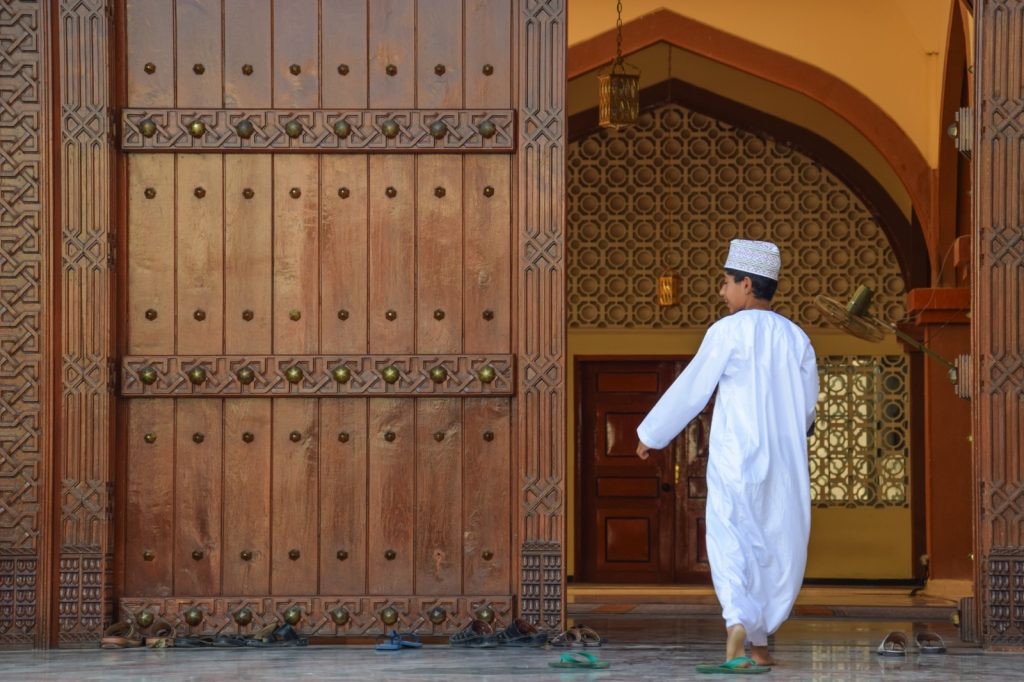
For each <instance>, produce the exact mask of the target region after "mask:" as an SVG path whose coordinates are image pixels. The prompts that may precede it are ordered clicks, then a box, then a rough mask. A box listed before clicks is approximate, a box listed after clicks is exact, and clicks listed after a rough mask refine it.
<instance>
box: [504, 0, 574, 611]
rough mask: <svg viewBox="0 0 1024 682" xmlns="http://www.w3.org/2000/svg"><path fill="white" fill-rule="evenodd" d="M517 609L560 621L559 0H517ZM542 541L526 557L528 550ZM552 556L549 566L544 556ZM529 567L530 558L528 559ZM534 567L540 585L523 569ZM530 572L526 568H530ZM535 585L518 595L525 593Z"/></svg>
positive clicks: (562, 44)
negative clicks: (555, 561)
mask: <svg viewBox="0 0 1024 682" xmlns="http://www.w3.org/2000/svg"><path fill="white" fill-rule="evenodd" d="M517 7H518V13H517V16H518V26H517V27H516V29H517V33H518V49H517V54H518V55H519V65H518V81H519V88H518V98H519V100H518V101H519V123H518V125H519V154H518V161H519V164H518V165H519V182H518V187H519V202H518V231H519V240H518V255H519V267H518V272H519V274H518V295H519V303H518V306H517V309H518V311H519V312H518V330H519V333H518V347H517V350H518V355H517V358H518V361H519V363H520V370H519V384H520V396H519V399H518V403H519V419H518V425H517V427H518V433H517V436H518V438H517V442H518V444H519V445H518V447H519V452H518V460H517V461H518V464H517V474H518V480H519V485H520V486H521V488H520V493H519V505H518V513H519V531H518V537H519V538H521V539H522V542H523V545H522V550H521V552H522V554H521V567H522V574H521V576H520V578H519V581H520V582H519V587H520V590H519V592H520V599H521V600H522V601H521V602H520V612H521V613H522V614H523V615H524V616H525V617H526V618H527V619H528V620H530V621H532V622H535V623H537V622H539V623H541V624H542V625H543V626H545V627H549V628H556V629H557V628H560V627H561V624H562V622H563V620H564V618H565V613H564V608H565V603H564V596H563V595H564V587H565V576H564V573H563V568H562V563H561V554H562V550H563V543H562V540H563V538H562V535H563V527H564V525H565V524H564V520H565V496H564V490H565V149H566V140H565V135H566V127H565V54H566V52H565V48H566V34H565V32H566V2H565V0H519V2H518V3H517ZM538 547H540V548H543V550H542V552H541V554H536V551H538V550H536V548H538ZM555 557H557V565H555V566H554V568H552V567H551V562H552V561H554V558H555ZM538 563H539V565H538V566H534V564H538ZM528 567H530V568H529V570H530V571H534V570H540V571H542V574H543V576H544V578H543V579H541V581H540V582H537V581H536V580H534V579H533V578H531V577H529V576H528V575H527V570H528ZM530 575H532V574H530ZM528 591H530V592H538V594H531V595H530V596H527V592H528Z"/></svg>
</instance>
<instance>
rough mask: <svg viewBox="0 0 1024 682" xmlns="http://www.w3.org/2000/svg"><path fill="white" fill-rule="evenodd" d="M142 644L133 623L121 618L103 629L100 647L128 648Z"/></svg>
mask: <svg viewBox="0 0 1024 682" xmlns="http://www.w3.org/2000/svg"><path fill="white" fill-rule="evenodd" d="M137 646H142V638H141V637H140V636H139V633H137V632H136V631H135V624H134V623H129V622H128V621H126V620H122V621H120V622H118V623H114V624H113V625H111V626H110V627H109V628H107V629H106V630H104V631H103V637H102V639H100V648H101V649H129V648H132V647H137Z"/></svg>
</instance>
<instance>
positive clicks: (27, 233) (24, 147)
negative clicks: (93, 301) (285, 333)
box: [0, 0, 59, 648]
mask: <svg viewBox="0 0 1024 682" xmlns="http://www.w3.org/2000/svg"><path fill="white" fill-rule="evenodd" d="M53 21H54V17H53V15H52V9H51V5H50V4H49V3H41V2H27V1H22V0H8V1H5V2H2V3H0V65H2V66H0V253H2V254H3V266H2V268H0V310H2V311H3V313H2V315H0V406H2V407H0V648H8V647H26V646H33V645H35V646H44V645H45V644H46V641H47V638H48V632H47V630H48V628H49V618H48V614H49V611H50V609H49V603H50V602H49V594H50V592H51V583H52V581H51V580H50V579H49V576H50V570H49V565H48V562H47V561H46V557H47V556H48V553H47V552H41V549H42V548H43V547H45V546H46V545H48V544H50V541H51V538H50V537H49V528H50V527H52V524H51V523H49V521H48V511H47V510H48V509H49V508H50V506H51V496H50V495H49V494H48V490H49V489H50V486H49V485H48V481H47V479H48V478H49V477H50V476H51V475H52V464H51V462H52V447H53V435H52V434H53V429H54V428H55V418H54V413H55V410H54V409H53V404H54V402H55V400H56V398H55V396H54V394H53V391H52V390H51V388H50V385H51V383H52V381H53V377H51V376H50V374H51V373H50V371H48V368H49V367H53V366H54V363H52V362H48V361H49V359H50V358H51V357H52V356H53V353H54V352H55V347H56V344H55V343H54V341H53V338H52V334H51V324H52V323H51V319H52V316H53V315H54V311H53V309H52V305H51V302H52V300H53V294H54V292H53V291H52V289H51V287H50V286H49V283H50V282H51V281H52V279H51V263H52V262H53V258H52V256H51V254H52V253H53V249H54V248H55V244H54V241H55V240H54V238H53V233H54V231H53V230H52V229H51V226H50V218H49V216H50V215H51V202H52V191H53V188H52V185H51V177H52V174H53V170H54V169H53V167H52V166H53V164H52V162H51V159H52V144H53V132H54V130H55V129H57V128H59V123H57V122H55V121H54V120H53V117H52V114H51V112H52V99H51V90H50V88H51V87H52V83H53V80H52V77H51V74H52V69H53V66H52V64H51V49H50V48H51V42H50V37H49V36H50V35H51V29H52V27H53Z"/></svg>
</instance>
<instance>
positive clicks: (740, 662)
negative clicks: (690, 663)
mask: <svg viewBox="0 0 1024 682" xmlns="http://www.w3.org/2000/svg"><path fill="white" fill-rule="evenodd" d="M771 671H772V669H771V667H769V666H767V665H758V664H757V661H755V660H754V659H752V658H747V657H746V656H739V657H737V658H734V659H732V660H731V661H726V662H725V663H713V664H709V663H702V664H701V665H698V666H697V672H699V673H707V674H718V675H760V674H762V673H770V672H771Z"/></svg>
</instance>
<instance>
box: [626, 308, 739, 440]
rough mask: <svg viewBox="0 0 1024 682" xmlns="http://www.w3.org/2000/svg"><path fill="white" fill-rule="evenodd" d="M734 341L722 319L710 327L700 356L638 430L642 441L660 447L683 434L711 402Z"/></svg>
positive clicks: (695, 357) (695, 358) (688, 367)
mask: <svg viewBox="0 0 1024 682" xmlns="http://www.w3.org/2000/svg"><path fill="white" fill-rule="evenodd" d="M732 349H733V341H732V339H731V338H729V336H728V334H727V333H723V325H722V323H721V322H718V323H716V324H714V325H712V326H711V328H710V329H708V333H707V334H706V335H705V336H704V340H703V341H702V342H701V344H700V349H699V350H698V351H697V355H695V356H694V358H693V360H691V361H690V364H688V365H687V366H686V369H685V370H683V373H682V374H680V375H679V376H678V377H677V378H676V380H675V381H674V382H672V385H671V386H669V388H668V390H667V391H665V395H663V396H661V399H660V400H658V403H657V404H656V405H655V406H654V408H653V409H652V410H651V411H650V412H649V413H648V415H647V417H646V418H645V419H644V420H643V421H642V422H641V423H640V426H638V427H637V429H636V435H637V436H638V437H639V438H640V442H641V443H643V444H644V445H646V446H647V447H649V448H651V449H654V450H659V449H661V448H663V447H665V446H666V445H668V444H669V443H670V442H672V439H673V438H675V437H676V436H678V435H679V432H680V431H682V430H683V429H684V428H686V425H687V424H689V423H690V422H691V421H692V420H693V418H694V417H696V416H697V415H698V414H700V412H701V410H703V409H704V407H705V406H706V405H707V404H708V400H710V399H711V394H712V393H714V392H715V388H716V387H717V386H718V380H719V379H721V378H722V373H723V372H725V368H726V365H727V364H728V362H729V357H730V356H731V355H732Z"/></svg>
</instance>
